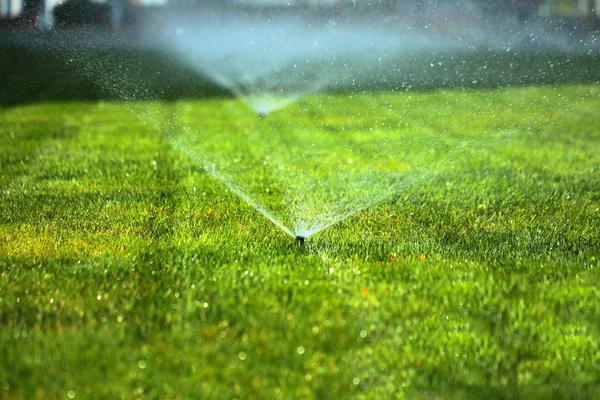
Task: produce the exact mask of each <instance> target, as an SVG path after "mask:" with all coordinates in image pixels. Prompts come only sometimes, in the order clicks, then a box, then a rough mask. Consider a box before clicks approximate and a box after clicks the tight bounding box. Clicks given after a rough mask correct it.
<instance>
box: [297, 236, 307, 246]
mask: <svg viewBox="0 0 600 400" xmlns="http://www.w3.org/2000/svg"><path fill="white" fill-rule="evenodd" d="M304 239H306V238H305V237H304V236H302V235H296V242H298V243H299V244H300V246H304Z"/></svg>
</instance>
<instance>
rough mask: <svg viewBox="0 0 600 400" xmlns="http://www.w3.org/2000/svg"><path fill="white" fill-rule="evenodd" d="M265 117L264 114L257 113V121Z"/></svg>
mask: <svg viewBox="0 0 600 400" xmlns="http://www.w3.org/2000/svg"><path fill="white" fill-rule="evenodd" d="M266 116H267V114H265V113H262V112H261V113H258V119H264V118H265V117H266Z"/></svg>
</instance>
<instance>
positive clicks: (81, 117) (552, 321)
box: [0, 84, 600, 399]
mask: <svg viewBox="0 0 600 400" xmlns="http://www.w3.org/2000/svg"><path fill="white" fill-rule="evenodd" d="M131 109H133V110H134V111H136V112H138V113H140V115H141V116H142V118H140V119H138V118H136V116H135V115H134V113H131V112H130V110H131ZM390 110H392V111H390ZM599 110H600V86H598V85H597V84H596V85H594V84H565V85H562V86H531V87H522V88H512V89H470V90H454V91H453V90H446V91H437V92H427V93H418V92H412V93H411V92H404V93H395V94H394V93H389V92H385V91H382V92H379V93H370V94H356V93H355V94H352V93H340V94H331V95H320V96H313V97H309V98H306V99H302V100H300V102H299V103H296V104H294V105H292V106H290V107H288V108H286V109H284V110H281V111H279V112H277V113H275V114H273V115H271V116H269V117H268V118H267V119H266V120H263V121H260V120H258V119H257V118H256V115H255V114H254V113H252V112H250V111H249V110H248V109H246V108H245V106H244V105H243V104H242V103H241V102H239V101H236V100H235V99H231V98H211V99H209V98H205V99H200V100H189V101H184V100H180V101H178V102H175V103H169V104H157V103H143V102H139V103H136V104H123V103H115V102H95V101H94V102H92V101H90V102H61V101H54V102H41V103H37V104H20V105H13V106H11V107H5V108H2V109H0V143H1V145H0V398H2V399H51V398H73V397H74V398H77V399H87V398H125V399H130V398H181V399H184V398H199V399H206V398H215V399H225V398H256V399H291V398H302V399H306V398H316V399H339V398H372V399H386V398H402V397H408V398H416V399H421V398H432V399H433V398H473V399H479V398H491V397H495V398H497V397H503V398H535V397H537V398H549V397H569V398H577V397H581V398H598V397H600V347H599V346H600V271H599V268H600V263H599V261H598V260H599V259H600V229H599V228H598V226H600V113H599ZM144 112H146V113H148V114H151V115H155V117H153V118H151V119H149V118H145V117H144ZM169 113H171V114H173V115H175V117H176V118H171V119H169V118H170V117H169V115H170V114H169ZM185 113H188V114H190V115H192V116H190V115H188V116H187V117H186V118H188V119H187V122H186V124H188V125H191V126H193V127H195V129H197V130H198V132H202V134H203V135H204V136H203V137H205V138H213V139H215V140H217V139H218V138H219V135H220V134H221V135H222V134H223V133H226V136H227V137H228V138H229V140H230V141H231V143H230V145H231V146H230V147H228V148H230V149H238V150H239V148H242V149H243V148H246V147H247V148H248V149H251V150H252V152H251V154H254V155H257V154H258V155H257V156H256V157H264V154H261V147H262V146H263V145H264V146H266V147H265V148H268V146H272V145H273V142H272V140H273V139H274V138H278V137H279V136H278V135H285V134H290V135H292V133H293V127H294V126H301V127H302V132H300V133H297V138H300V139H305V140H309V139H307V138H308V137H310V138H311V139H310V140H313V141H315V142H317V143H320V144H323V143H329V146H331V147H329V148H335V146H336V140H334V139H331V137H332V136H331V135H334V137H336V136H335V135H339V137H342V138H344V140H346V141H347V144H346V145H345V147H341V148H345V149H348V148H350V149H351V148H352V146H355V145H356V146H358V145H360V146H368V144H369V140H370V139H369V138H371V136H369V135H374V136H373V137H374V138H376V140H379V141H381V140H384V139H383V138H384V136H385V135H386V133H389V134H390V135H395V134H399V133H398V132H400V133H403V134H405V135H408V137H409V138H410V140H409V141H408V142H409V143H411V146H410V147H409V148H408V149H409V150H406V148H405V150H406V154H405V155H403V156H401V157H398V160H400V161H402V160H403V159H406V160H407V166H406V168H404V167H403V166H402V165H400V164H398V163H394V162H392V163H390V164H388V165H387V167H386V168H387V171H388V172H389V170H394V168H397V169H398V170H399V171H400V170H404V169H406V170H408V171H412V172H411V173H410V174H409V176H410V177H411V178H410V184H407V185H405V186H402V188H401V190H397V191H396V193H395V194H394V195H393V196H391V197H388V198H387V199H385V200H384V201H383V202H381V203H380V204H378V205H376V206H373V207H371V208H369V209H366V210H363V211H361V212H359V213H358V214H356V215H354V216H352V217H350V218H348V219H346V220H344V221H342V222H341V223H339V224H336V225H334V226H332V227H330V228H328V229H326V230H324V231H322V232H320V233H319V234H317V235H315V236H313V237H311V238H309V239H308V240H307V244H306V246H305V247H300V246H298V245H296V243H294V241H293V239H292V238H291V237H290V236H288V235H286V234H285V233H283V232H282V231H281V230H279V229H278V228H277V227H276V226H275V225H274V224H272V223H271V222H270V221H268V220H267V219H266V218H264V217H263V216H262V215H260V214H259V213H258V212H256V211H255V210H254V209H253V208H251V207H249V206H248V205H247V204H246V203H245V202H244V201H243V200H241V199H240V197H238V196H237V195H235V194H234V193H233V192H232V191H229V190H227V189H226V187H225V186H223V185H222V184H221V183H220V182H219V181H218V180H217V179H215V178H214V177H212V176H211V175H210V174H208V173H206V172H204V170H203V169H202V168H201V166H199V165H198V162H197V159H195V158H194V157H193V155H194V152H191V153H190V152H189V151H188V152H186V151H181V147H182V146H183V147H185V146H184V145H185V144H186V142H185V141H179V140H175V141H174V140H172V139H167V138H166V137H165V136H164V135H160V134H158V132H157V131H160V130H161V129H162V128H161V127H164V126H165V124H167V125H168V127H169V128H173V129H174V130H177V129H178V127H181V126H180V124H181V122H177V121H181V120H182V119H183V118H184V114H185ZM164 115H167V116H166V117H164ZM193 115H196V117H193ZM171 116H172V115H171ZM194 118H196V119H194ZM173 120H176V121H175V122H173ZM165 121H167V122H165ZM144 122H146V124H144ZM148 122H149V123H148ZM178 124H179V125H178ZM370 127H375V128H376V129H375V133H372V134H370V133H368V132H369V131H368V129H369V128H370ZM261 129H262V130H266V131H267V132H268V133H269V134H268V135H267V136H268V139H269V140H265V137H264V136H261V135H254V136H253V135H252V134H251V133H252V132H256V131H260V130H261ZM290 132H292V133H290ZM361 132H362V133H361ZM229 133H231V134H229ZM290 140H292V139H290ZM436 140H437V141H436ZM361 141H363V142H366V144H365V143H362V144H361ZM202 143H205V142H202ZM357 143H358V144H357ZM382 146H383V145H382ZM275 147H277V146H275ZM209 148H210V146H209ZM215 148H217V147H214V148H213V150H214V149H215ZM361 148H362V150H361V151H362V152H360V154H362V155H363V156H364V158H365V160H364V163H365V164H364V165H367V167H368V165H369V164H368V161H367V160H366V158H367V156H368V155H369V154H377V155H382V154H386V155H394V152H393V151H391V150H388V151H387V153H386V152H384V151H383V150H382V149H381V148H379V147H378V146H377V148H376V149H371V150H370V149H369V148H368V147H367V148H364V147H361ZM197 151H198V152H201V151H202V149H197ZM220 151H221V153H219V154H216V153H213V154H215V157H216V156H218V157H219V159H220V160H227V156H228V154H227V151H223V150H220ZM232 152H233V150H232ZM270 152H271V150H269V151H265V153H270ZM272 152H273V153H274V154H275V153H276V150H273V151H272ZM232 154H233V153H232ZM336 154H337V153H336ZM360 154H359V155H360ZM190 156H192V157H190ZM325 156H327V154H325ZM339 156H340V157H342V156H343V157H344V159H345V158H346V157H347V155H346V154H340V155H339ZM279 157H280V158H281V160H284V159H285V155H281V154H280V155H279ZM359 158H360V157H359ZM320 160H321V161H319V160H317V161H315V162H314V163H313V166H314V169H315V174H316V175H319V174H321V173H323V174H325V172H324V170H323V169H324V168H326V165H329V164H327V163H326V162H324V161H322V160H328V162H330V163H333V162H334V161H335V157H331V158H328V157H324V158H322V159H320ZM251 161H252V160H251ZM254 161H256V160H254ZM322 162H324V163H322ZM249 165H253V167H252V168H250V169H246V170H245V171H244V176H243V178H244V179H245V182H247V183H246V184H247V185H250V186H251V185H257V186H256V187H254V188H253V189H252V190H253V191H254V192H256V193H258V192H259V191H260V186H261V185H262V183H261V182H263V180H264V179H267V178H265V175H267V177H268V176H270V175H269V174H271V175H272V174H273V170H272V166H270V165H260V164H256V165H254V164H249ZM403 168H404V169H403ZM421 172H422V173H421ZM232 174H233V175H232V176H233V178H232V179H234V181H235V179H242V175H235V173H234V172H232ZM275 175H277V174H275ZM282 179H283V178H282ZM248 182H249V183H248ZM257 182H258V183H257ZM284 182H286V181H285V180H284ZM284 189H285V188H284ZM315 193H316V194H315V195H318V192H315ZM280 196H281V197H282V198H284V199H285V196H286V195H285V193H284V192H283V194H281V193H280ZM259 198H260V199H262V200H264V201H268V199H272V196H271V195H270V194H268V193H267V192H264V193H260V195H259ZM265 199H267V200H265Z"/></svg>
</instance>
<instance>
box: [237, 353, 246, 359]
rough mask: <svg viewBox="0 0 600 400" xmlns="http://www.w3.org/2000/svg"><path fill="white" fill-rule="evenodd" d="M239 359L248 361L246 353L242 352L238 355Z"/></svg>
mask: <svg viewBox="0 0 600 400" xmlns="http://www.w3.org/2000/svg"><path fill="white" fill-rule="evenodd" d="M238 358H239V359H240V360H242V361H244V360H245V359H246V353H244V352H243V351H240V352H239V354H238Z"/></svg>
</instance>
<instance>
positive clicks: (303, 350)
mask: <svg viewBox="0 0 600 400" xmlns="http://www.w3.org/2000/svg"><path fill="white" fill-rule="evenodd" d="M296 351H297V352H298V354H300V355H302V354H304V352H305V351H306V349H305V348H304V347H303V346H299V347H298V348H297V349H296Z"/></svg>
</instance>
